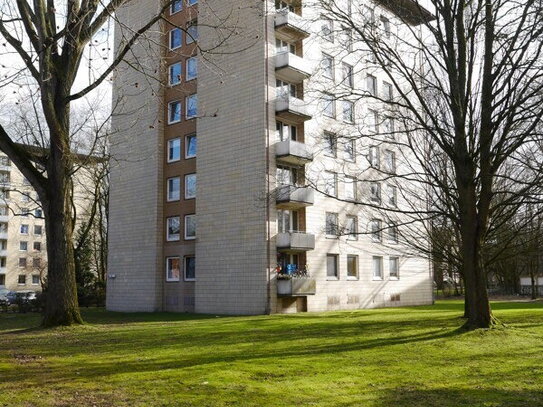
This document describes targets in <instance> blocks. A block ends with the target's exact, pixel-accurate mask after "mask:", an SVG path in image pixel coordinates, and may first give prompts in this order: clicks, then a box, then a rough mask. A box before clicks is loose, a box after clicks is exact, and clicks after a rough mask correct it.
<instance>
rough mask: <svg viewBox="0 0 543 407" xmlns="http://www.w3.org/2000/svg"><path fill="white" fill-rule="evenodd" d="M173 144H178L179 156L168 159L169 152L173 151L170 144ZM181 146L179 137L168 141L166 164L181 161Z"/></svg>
mask: <svg viewBox="0 0 543 407" xmlns="http://www.w3.org/2000/svg"><path fill="white" fill-rule="evenodd" d="M175 142H179V156H178V158H170V152H171V151H174V150H172V143H175ZM181 144H182V143H181V137H176V138H172V139H169V140H168V158H167V162H168V164H170V163H175V162H177V161H181V147H182V146H181Z"/></svg>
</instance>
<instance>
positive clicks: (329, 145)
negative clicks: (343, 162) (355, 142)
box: [324, 131, 337, 157]
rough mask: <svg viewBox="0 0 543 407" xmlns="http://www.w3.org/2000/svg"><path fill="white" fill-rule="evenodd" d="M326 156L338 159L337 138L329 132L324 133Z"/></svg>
mask: <svg viewBox="0 0 543 407" xmlns="http://www.w3.org/2000/svg"><path fill="white" fill-rule="evenodd" d="M324 154H325V155H327V156H328V157H337V136H336V135H335V134H334V133H330V132H328V131H325V132H324Z"/></svg>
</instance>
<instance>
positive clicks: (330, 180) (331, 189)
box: [324, 171, 337, 196]
mask: <svg viewBox="0 0 543 407" xmlns="http://www.w3.org/2000/svg"><path fill="white" fill-rule="evenodd" d="M324 193H325V194H327V195H329V196H337V174H336V173H335V172H330V171H325V172H324Z"/></svg>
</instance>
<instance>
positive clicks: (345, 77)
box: [341, 63, 354, 88]
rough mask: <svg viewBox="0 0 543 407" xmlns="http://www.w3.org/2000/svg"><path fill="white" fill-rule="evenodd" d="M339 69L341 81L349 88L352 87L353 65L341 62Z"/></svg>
mask: <svg viewBox="0 0 543 407" xmlns="http://www.w3.org/2000/svg"><path fill="white" fill-rule="evenodd" d="M341 67H342V69H341V74H342V78H341V83H343V84H344V85H346V86H348V87H349V88H353V87H354V74H353V67H352V66H351V65H349V64H346V63H343V64H342V66H341Z"/></svg>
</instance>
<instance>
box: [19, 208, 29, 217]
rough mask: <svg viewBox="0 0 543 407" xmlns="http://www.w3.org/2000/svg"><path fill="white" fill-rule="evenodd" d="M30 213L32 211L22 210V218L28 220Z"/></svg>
mask: <svg viewBox="0 0 543 407" xmlns="http://www.w3.org/2000/svg"><path fill="white" fill-rule="evenodd" d="M29 213H30V209H28V208H21V216H24V217H25V218H28V214H29Z"/></svg>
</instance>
